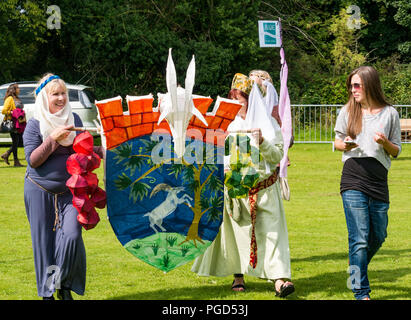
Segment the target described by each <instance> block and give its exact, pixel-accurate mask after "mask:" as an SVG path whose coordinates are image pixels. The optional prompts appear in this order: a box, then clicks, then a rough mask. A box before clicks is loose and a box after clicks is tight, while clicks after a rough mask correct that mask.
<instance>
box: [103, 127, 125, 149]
mask: <svg viewBox="0 0 411 320" xmlns="http://www.w3.org/2000/svg"><path fill="white" fill-rule="evenodd" d="M106 138H107V139H106V140H107V149H111V148H114V147H116V146H118V145H120V144H121V143H123V142H124V141H126V140H127V138H128V136H127V132H126V130H125V129H124V128H114V129H113V130H111V131H108V132H106Z"/></svg>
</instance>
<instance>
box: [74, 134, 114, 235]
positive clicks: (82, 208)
mask: <svg viewBox="0 0 411 320" xmlns="http://www.w3.org/2000/svg"><path fill="white" fill-rule="evenodd" d="M73 149H74V151H76V153H74V154H72V155H71V156H70V157H69V158H68V159H67V163H66V166H67V171H68V173H70V174H71V177H70V178H69V179H68V180H67V182H66V185H67V187H68V188H69V189H70V191H71V193H72V194H73V206H74V207H75V208H76V209H77V212H78V215H77V221H78V222H79V223H80V224H81V225H82V226H83V228H84V229H86V230H89V229H92V228H94V227H95V226H96V225H97V223H98V222H99V221H100V217H99V216H98V213H97V211H96V210H95V207H97V208H99V209H103V208H104V207H105V206H106V203H107V200H106V192H105V191H104V190H103V189H101V188H100V187H99V186H98V178H97V175H96V174H95V173H92V171H93V170H95V169H97V168H98V167H100V163H101V159H100V157H99V156H98V155H97V154H96V153H95V152H93V137H92V135H91V134H90V133H89V132H87V131H85V132H83V133H80V134H79V135H78V136H77V137H76V138H75V139H74V143H73Z"/></svg>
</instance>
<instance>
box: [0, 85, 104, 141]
mask: <svg viewBox="0 0 411 320" xmlns="http://www.w3.org/2000/svg"><path fill="white" fill-rule="evenodd" d="M13 83H17V84H18V85H19V88H20V94H19V98H20V99H21V102H22V103H23V105H24V111H25V112H26V119H27V120H29V119H30V118H31V117H33V112H34V102H35V98H34V91H35V90H36V86H37V82H34V81H23V82H13ZM13 83H6V84H3V85H1V86H0V122H1V121H2V120H3V117H4V115H3V114H1V110H2V109H3V104H4V96H5V95H6V91H7V88H8V87H9V86H10V85H11V84H13ZM66 86H67V89H68V98H69V101H70V105H71V108H72V110H73V112H74V113H77V114H78V115H79V117H80V119H81V120H82V121H83V126H85V127H93V128H95V127H96V125H95V123H94V120H97V108H96V106H95V105H94V101H95V100H96V98H95V96H94V93H93V92H92V91H91V88H90V87H87V86H83V85H77V84H76V85H74V84H68V83H66ZM97 121H98V120H97ZM90 133H91V134H92V135H95V136H98V133H97V132H95V131H91V132H90ZM2 142H3V143H11V138H10V134H9V133H0V143H2Z"/></svg>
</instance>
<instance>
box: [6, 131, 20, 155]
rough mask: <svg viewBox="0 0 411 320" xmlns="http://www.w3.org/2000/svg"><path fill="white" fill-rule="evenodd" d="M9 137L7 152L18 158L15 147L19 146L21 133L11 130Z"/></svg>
mask: <svg viewBox="0 0 411 320" xmlns="http://www.w3.org/2000/svg"><path fill="white" fill-rule="evenodd" d="M10 137H11V141H12V144H11V147H10V149H9V152H11V153H13V158H14V159H18V157H17V149H18V147H19V146H21V144H22V142H23V135H22V134H21V133H18V132H17V131H12V132H10Z"/></svg>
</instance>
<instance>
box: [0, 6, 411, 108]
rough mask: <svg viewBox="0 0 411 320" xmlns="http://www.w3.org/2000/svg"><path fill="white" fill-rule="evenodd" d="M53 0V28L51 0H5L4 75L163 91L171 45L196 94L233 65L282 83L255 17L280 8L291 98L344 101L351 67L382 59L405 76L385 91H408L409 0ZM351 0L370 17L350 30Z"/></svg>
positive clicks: (223, 78)
mask: <svg viewBox="0 0 411 320" xmlns="http://www.w3.org/2000/svg"><path fill="white" fill-rule="evenodd" d="M56 4H57V5H58V6H59V8H60V10H61V16H62V21H61V29H59V30H49V29H47V26H46V23H47V19H48V18H49V14H47V12H46V10H47V7H48V6H49V5H50V2H49V1H46V0H36V1H34V0H3V1H1V2H0V34H1V37H0V65H1V66H2V67H1V68H0V83H5V82H11V81H21V80H34V79H38V78H39V77H40V76H41V75H42V74H44V73H45V72H49V71H51V72H54V73H58V74H59V75H60V76H61V77H62V78H63V79H65V80H66V81H68V82H72V83H82V84H86V85H89V86H91V87H93V89H94V91H95V92H96V95H97V98H98V99H104V98H107V97H113V96H117V95H122V96H125V95H127V94H129V95H143V94H148V93H150V92H151V93H153V94H155V93H157V92H165V91H166V84H165V66H166V61H167V51H168V48H173V59H174V62H175V65H176V68H177V75H178V82H179V83H180V84H182V85H183V84H184V76H185V71H186V68H187V66H188V63H189V61H190V59H191V57H192V55H193V54H194V55H195V58H196V82H195V87H194V92H195V93H197V94H201V95H206V96H208V95H210V96H212V97H216V96H217V95H220V96H224V95H226V94H227V93H228V91H229V88H230V84H231V80H232V77H233V75H234V73H236V72H242V73H248V72H249V71H250V70H251V69H256V68H258V69H265V70H267V71H268V72H269V73H270V74H271V76H272V78H273V80H274V85H275V87H276V88H277V91H279V76H278V74H279V71H280V68H281V65H280V58H279V50H278V49H267V48H260V47H259V44H258V32H257V20H259V19H269V20H274V19H278V17H280V18H281V19H282V27H283V42H284V49H285V53H286V59H287V63H288V66H289V81H288V87H289V92H290V98H291V103H295V104H296V103H315V104H319V103H338V104H342V103H345V102H346V89H345V87H344V81H343V80H345V77H346V76H347V72H348V71H349V69H350V68H353V67H354V66H357V65H359V64H361V63H367V64H373V65H378V66H379V71H380V70H381V71H382V72H383V75H387V77H384V80H385V81H386V85H387V87H388V88H394V86H398V85H400V86H401V87H400V88H398V90H391V89H390V90H388V91H387V92H388V93H390V92H391V91H392V92H393V93H394V94H395V96H394V97H393V98H394V99H395V101H396V102H397V103H399V104H400V103H401V104H405V103H408V101H409V98H407V97H406V96H404V95H403V94H402V92H406V91H407V90H409V87H408V86H407V84H404V82H403V81H402V80H401V79H403V78H404V76H405V78H407V77H409V68H408V65H409V63H411V61H410V57H411V54H410V52H411V41H410V39H409V34H410V32H411V30H410V26H411V23H410V16H411V14H410V10H411V8H410V6H411V5H410V2H409V1H408V0H384V1H383V0H356V1H355V3H353V1H351V0H330V1H325V0H312V1H305V0H293V1H289V0H275V1H263V0H253V1H249V0H237V1H234V0H207V1H203V0H190V1H188V0H169V1H139V0H106V1H99V0H88V1H83V0H59V1H57V2H56ZM353 4H355V5H357V6H358V7H359V8H360V9H361V18H362V19H363V20H362V21H363V22H364V23H362V24H361V29H360V30H355V32H352V33H350V32H351V31H350V30H348V29H347V28H345V22H346V21H345V20H346V19H347V18H348V16H347V13H346V12H345V9H346V8H347V7H348V6H349V5H353ZM365 21H367V24H365ZM350 34H351V35H350ZM393 57H395V59H396V64H397V67H398V70H401V72H395V73H394V74H392V75H389V74H388V73H385V71H386V70H388V69H390V68H389V65H388V63H389V61H390V60H392V59H393ZM63 61H64V63H62V62H63ZM382 61H387V64H385V65H383V64H381V62H382ZM397 76H398V77H399V78H400V79H399V78H397ZM397 91H398V92H397ZM398 94H400V95H399V96H398Z"/></svg>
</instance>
